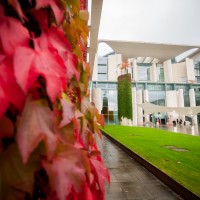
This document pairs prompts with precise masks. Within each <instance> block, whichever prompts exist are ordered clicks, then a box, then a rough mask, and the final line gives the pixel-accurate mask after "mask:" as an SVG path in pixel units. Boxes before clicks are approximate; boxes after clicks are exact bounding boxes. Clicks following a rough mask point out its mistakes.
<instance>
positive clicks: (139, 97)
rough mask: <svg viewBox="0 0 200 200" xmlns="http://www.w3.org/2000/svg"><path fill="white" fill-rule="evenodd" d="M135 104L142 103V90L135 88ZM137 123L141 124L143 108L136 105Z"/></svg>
mask: <svg viewBox="0 0 200 200" xmlns="http://www.w3.org/2000/svg"><path fill="white" fill-rule="evenodd" d="M136 93H137V104H142V90H137V92H136ZM137 124H138V126H143V109H142V108H141V107H140V106H137Z"/></svg>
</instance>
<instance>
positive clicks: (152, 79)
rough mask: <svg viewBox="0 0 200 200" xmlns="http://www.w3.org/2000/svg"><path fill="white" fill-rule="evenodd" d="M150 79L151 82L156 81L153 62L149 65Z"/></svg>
mask: <svg viewBox="0 0 200 200" xmlns="http://www.w3.org/2000/svg"><path fill="white" fill-rule="evenodd" d="M150 80H151V82H157V81H158V80H157V72H156V63H153V64H152V65H151V67H150Z"/></svg>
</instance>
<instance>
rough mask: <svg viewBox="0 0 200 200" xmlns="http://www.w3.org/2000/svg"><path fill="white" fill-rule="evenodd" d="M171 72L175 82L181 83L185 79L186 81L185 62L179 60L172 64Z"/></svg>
mask: <svg viewBox="0 0 200 200" xmlns="http://www.w3.org/2000/svg"><path fill="white" fill-rule="evenodd" d="M172 73H173V76H174V82H175V83H183V82H185V80H186V81H187V71H186V63H185V62H181V63H174V64H172Z"/></svg>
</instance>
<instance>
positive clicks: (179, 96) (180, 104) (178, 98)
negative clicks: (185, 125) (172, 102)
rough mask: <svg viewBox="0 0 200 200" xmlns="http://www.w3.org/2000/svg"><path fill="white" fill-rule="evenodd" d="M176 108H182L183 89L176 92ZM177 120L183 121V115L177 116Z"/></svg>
mask: <svg viewBox="0 0 200 200" xmlns="http://www.w3.org/2000/svg"><path fill="white" fill-rule="evenodd" d="M177 106H178V107H184V95H183V89H179V90H178V92H177ZM179 119H182V121H185V115H179Z"/></svg>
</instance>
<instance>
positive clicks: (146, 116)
mask: <svg viewBox="0 0 200 200" xmlns="http://www.w3.org/2000/svg"><path fill="white" fill-rule="evenodd" d="M144 102H149V91H148V90H147V89H146V90H144ZM149 119H150V118H149V115H148V114H147V115H145V122H149V121H150V120H149Z"/></svg>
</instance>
